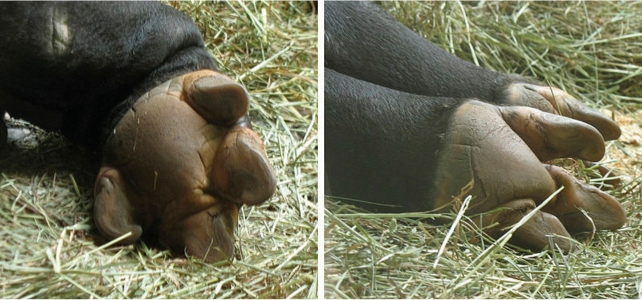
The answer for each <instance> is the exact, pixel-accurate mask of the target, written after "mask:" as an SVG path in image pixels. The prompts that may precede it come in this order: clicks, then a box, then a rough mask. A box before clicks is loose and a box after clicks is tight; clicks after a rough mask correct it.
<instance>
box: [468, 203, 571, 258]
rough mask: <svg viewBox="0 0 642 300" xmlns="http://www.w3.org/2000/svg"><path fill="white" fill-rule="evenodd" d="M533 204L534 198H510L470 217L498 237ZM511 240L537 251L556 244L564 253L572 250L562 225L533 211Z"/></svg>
mask: <svg viewBox="0 0 642 300" xmlns="http://www.w3.org/2000/svg"><path fill="white" fill-rule="evenodd" d="M535 207H536V206H535V201H533V200H531V199H520V200H513V201H510V202H506V203H504V204H502V205H499V206H497V207H496V208H495V209H492V210H491V213H487V214H483V215H482V217H481V220H480V218H476V217H473V220H475V221H476V222H477V223H478V224H477V225H479V226H480V228H482V229H483V230H484V232H485V233H486V234H488V235H489V236H491V237H493V238H495V239H497V238H499V237H501V236H502V235H503V234H504V233H505V232H506V231H507V230H509V229H510V227H511V226H513V225H515V224H516V223H518V222H519V221H520V220H521V219H522V218H523V217H524V216H526V215H527V214H529V213H530V212H531V211H532V210H533V209H535ZM495 223H497V224H495ZM493 224H494V225H493ZM551 242H552V243H553V244H551ZM510 243H511V244H513V245H515V246H519V247H522V248H525V249H530V250H532V251H536V252H539V251H541V250H542V249H544V248H545V247H546V246H552V245H557V247H559V248H560V249H561V250H562V251H563V252H565V253H568V252H570V251H572V250H573V244H572V242H571V236H570V234H569V233H568V232H567V231H566V229H565V228H564V225H562V223H561V222H560V220H558V219H557V218H556V217H555V216H554V215H551V214H549V213H546V212H542V211H538V212H536V213H535V214H534V215H533V216H532V217H531V219H529V220H528V221H527V222H526V223H524V224H523V225H521V227H520V228H518V229H517V230H516V231H515V233H514V234H513V236H512V238H511V239H510Z"/></svg>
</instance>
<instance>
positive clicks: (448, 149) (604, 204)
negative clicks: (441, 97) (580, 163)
mask: <svg viewBox="0 0 642 300" xmlns="http://www.w3.org/2000/svg"><path fill="white" fill-rule="evenodd" d="M440 150H441V151H440V156H439V163H438V166H437V170H436V172H435V174H436V180H435V185H434V187H435V190H437V191H438V192H439V193H438V195H437V197H435V198H434V199H435V202H434V205H435V207H448V205H449V203H450V201H452V199H453V198H452V196H453V195H458V194H459V193H460V191H461V187H463V186H466V185H467V184H469V183H470V182H471V180H473V182H474V184H473V185H472V189H471V191H470V193H471V194H472V195H473V196H475V199H476V200H475V201H474V202H473V203H471V204H470V208H469V211H468V213H470V214H477V213H485V214H487V215H486V216H485V217H484V218H485V219H484V221H483V222H482V225H484V226H488V225H489V224H491V223H493V222H499V224H500V226H499V227H498V228H495V229H492V228H489V227H486V232H487V233H488V234H490V235H491V236H493V237H498V236H500V235H501V234H503V233H504V232H505V229H506V227H508V226H511V225H513V224H515V223H516V222H518V221H519V220H520V219H521V217H523V216H524V215H526V214H527V213H528V212H530V211H532V209H534V208H535V205H536V204H538V203H541V202H542V201H544V200H545V199H547V198H548V197H549V196H550V195H552V194H553V193H554V192H555V191H556V190H557V189H558V188H559V187H561V186H564V189H563V190H562V191H561V193H560V194H558V195H557V196H556V198H555V199H553V200H551V201H552V202H551V203H549V204H548V205H547V206H546V207H544V208H543V209H542V211H541V212H537V213H536V214H535V215H534V216H533V218H532V219H530V220H529V221H528V222H527V223H526V224H524V225H523V226H522V227H520V228H519V230H517V231H516V232H515V234H514V236H513V238H512V239H511V241H510V242H511V243H514V244H516V245H518V246H522V247H525V248H529V249H532V250H541V248H543V247H545V246H547V245H548V244H549V242H548V239H549V237H548V236H550V235H551V234H557V235H559V236H561V237H563V238H559V239H555V238H554V241H555V243H557V244H558V246H559V247H560V248H561V249H562V250H564V251H570V250H571V248H572V245H571V243H570V240H567V239H566V238H568V237H570V235H569V232H570V233H577V232H581V231H590V230H600V229H609V230H612V229H617V228H620V227H621V226H622V225H623V224H624V222H625V221H626V216H625V212H624V210H623V209H622V207H621V206H620V205H619V203H618V202H617V201H615V200H614V199H613V198H612V197H611V196H609V195H607V194H605V193H604V192H602V191H600V190H599V189H597V188H595V187H593V186H589V185H587V184H584V183H581V182H580V181H578V180H577V179H575V178H574V177H573V176H571V175H570V174H568V173H566V172H565V171H564V170H563V169H561V168H558V167H552V166H548V165H543V164H542V162H545V161H548V160H551V159H555V158H561V157H574V158H579V159H587V160H599V159H601V158H602V155H603V154H604V140H603V138H602V135H601V133H600V132H599V131H598V130H596V129H595V128H594V127H593V126H591V125H589V124H587V123H584V122H581V121H578V120H574V119H571V118H567V117H564V116H559V115H554V114H551V113H546V112H543V111H540V110H537V109H534V108H530V107H514V106H495V105H491V104H489V103H484V102H480V101H475V100H471V101H468V102H466V103H464V104H462V105H461V106H460V107H459V108H458V109H457V110H456V111H455V113H454V114H453V116H452V117H451V121H450V127H449V132H448V133H447V135H446V137H445V139H444V141H443V147H442V149H440ZM515 199H529V200H515ZM500 208H503V210H502V211H500V212H496V210H497V209H500Z"/></svg>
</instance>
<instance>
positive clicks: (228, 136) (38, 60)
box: [0, 2, 276, 261]
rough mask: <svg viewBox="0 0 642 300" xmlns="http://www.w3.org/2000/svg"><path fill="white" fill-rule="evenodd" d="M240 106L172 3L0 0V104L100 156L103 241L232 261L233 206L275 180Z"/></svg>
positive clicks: (238, 95)
mask: <svg viewBox="0 0 642 300" xmlns="http://www.w3.org/2000/svg"><path fill="white" fill-rule="evenodd" d="M248 108H249V96H248V95H247V92H246V91H245V89H244V88H243V87H242V86H241V85H239V84H237V83H235V82H233V81H232V80H231V79H229V78H227V77H226V76H224V75H222V74H220V73H218V72H217V71H216V65H215V63H214V60H213V59H212V57H211V56H210V54H209V53H208V51H207V49H206V48H205V44H204V42H203V38H202V36H201V34H200V32H199V30H198V28H197V27H196V26H195V24H194V23H193V21H192V20H191V19H190V18H189V17H187V16H186V15H184V14H183V13H181V12H178V11H177V10H175V9H173V8H171V7H169V6H166V5H163V4H161V3H158V2H43V3H33V2H3V3H0V111H2V112H4V111H8V112H9V113H10V114H11V116H13V117H17V118H24V119H26V120H29V121H31V122H33V123H35V124H36V125H39V126H41V127H43V128H45V129H48V130H57V131H60V132H62V133H63V134H64V135H65V136H66V137H68V138H69V139H70V140H72V141H74V142H76V143H78V144H81V145H85V146H87V147H89V148H90V149H92V150H94V151H95V152H96V153H99V154H100V155H102V157H103V159H102V166H101V169H100V171H99V172H98V177H97V179H96V186H95V198H96V202H95V205H94V219H95V222H96V225H97V227H98V229H99V231H100V233H101V234H102V235H103V236H104V237H105V238H107V239H115V238H119V237H123V238H124V239H123V240H122V241H121V243H123V244H129V243H133V242H135V241H136V240H138V239H139V238H140V237H141V236H142V234H143V232H144V233H145V234H146V235H149V236H153V237H156V238H157V239H158V240H159V241H160V242H161V243H162V244H164V245H166V246H167V247H169V248H171V249H172V250H174V251H175V252H177V253H188V254H191V255H195V256H198V257H201V258H204V259H205V260H207V261H217V260H221V259H226V258H229V257H231V256H232V253H233V240H234V235H233V234H234V230H235V227H236V224H237V218H238V208H239V206H240V205H241V204H244V203H245V204H251V205H253V204H258V203H261V202H263V201H265V200H267V199H268V198H269V197H271V195H272V193H273V192H274V189H275V186H276V183H275V179H274V175H273V170H272V167H271V166H270V163H269V161H268V159H267V156H266V153H265V149H264V146H263V144H262V142H261V140H260V138H259V137H258V136H257V135H256V133H254V132H253V131H252V128H251V125H250V121H249V119H248V117H247V111H248ZM3 125H4V124H3ZM3 127H4V126H2V127H0V148H1V144H2V143H4V139H6V130H5V128H3Z"/></svg>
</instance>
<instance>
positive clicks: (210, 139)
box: [94, 70, 276, 262]
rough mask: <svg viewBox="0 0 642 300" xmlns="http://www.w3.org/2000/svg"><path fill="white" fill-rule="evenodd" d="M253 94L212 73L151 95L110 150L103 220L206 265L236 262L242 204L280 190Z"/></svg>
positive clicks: (121, 126)
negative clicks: (251, 116) (256, 127)
mask: <svg viewBox="0 0 642 300" xmlns="http://www.w3.org/2000/svg"><path fill="white" fill-rule="evenodd" d="M248 106H249V98H248V94H247V93H246V92H245V89H244V88H243V87H242V86H240V85H239V84H236V83H234V82H232V81H231V80H230V79H229V78H227V77H225V76H224V75H221V74H219V73H216V72H214V71H211V70H201V71H196V72H192V73H188V74H185V75H182V76H178V77H175V78H173V79H171V80H169V81H167V82H164V83H162V84H160V85H159V86H157V87H155V88H154V89H152V90H150V91H149V92H148V93H146V94H145V95H144V96H142V97H141V98H140V99H138V100H137V101H136V103H134V105H133V107H132V108H131V109H130V110H129V111H128V112H127V113H126V114H125V115H124V116H123V117H122V119H121V120H120V121H119V122H118V124H117V125H116V128H115V129H114V130H113V133H112V134H111V135H110V137H109V138H108V140H107V142H106V144H105V151H104V153H105V158H104V161H103V168H102V169H101V173H100V175H99V177H98V179H97V181H96V189H95V195H96V208H95V213H94V218H95V219H96V224H97V227H98V228H99V230H100V232H101V233H102V234H103V235H104V236H105V237H108V238H111V239H113V238H116V237H119V236H121V235H123V234H125V233H127V232H132V235H131V236H130V237H128V238H127V239H125V240H123V241H122V243H133V242H134V241H136V240H137V239H138V238H139V237H140V236H141V233H142V229H144V230H145V231H146V233H145V235H146V236H155V237H156V238H158V240H159V241H160V242H161V244H164V245H166V246H167V247H168V248H170V249H172V250H173V251H174V252H176V253H180V254H184V253H187V254H189V255H193V256H197V257H200V258H203V259H205V260H206V261H209V262H213V261H218V260H224V259H227V258H230V257H232V256H233V249H234V247H233V245H234V230H235V229H236V224H237V220H238V206H239V204H248V205H256V204H260V203H262V202H264V201H266V200H268V199H269V198H270V197H271V196H272V194H273V193H274V191H275V189H276V179H275V176H274V171H273V169H272V166H271V165H270V162H269V160H268V158H267V154H266V151H265V147H264V146H263V143H262V142H261V139H260V138H259V136H258V135H257V134H256V133H255V132H254V131H252V130H251V128H250V127H249V121H248V119H247V110H248Z"/></svg>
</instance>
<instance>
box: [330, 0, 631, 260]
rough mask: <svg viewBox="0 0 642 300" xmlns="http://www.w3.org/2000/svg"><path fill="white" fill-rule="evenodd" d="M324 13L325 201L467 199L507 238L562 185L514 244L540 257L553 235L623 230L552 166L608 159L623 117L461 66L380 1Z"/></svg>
mask: <svg viewBox="0 0 642 300" xmlns="http://www.w3.org/2000/svg"><path fill="white" fill-rule="evenodd" d="M325 7H326V10H325V37H324V38H325V67H326V70H325V74H326V79H325V80H326V81H325V83H326V84H325V101H326V102H325V103H326V104H325V109H326V115H325V117H326V122H325V125H326V128H325V139H326V140H325V145H326V150H325V166H326V169H325V171H326V179H327V181H326V182H327V185H326V190H327V191H328V193H327V194H328V195H331V196H333V197H336V198H338V199H341V200H342V201H346V202H348V203H353V204H355V205H358V206H361V207H364V208H367V209H369V210H371V211H374V212H410V211H448V210H451V209H455V207H456V203H453V199H455V198H456V197H457V196H459V195H461V194H470V195H472V196H473V201H472V202H471V205H470V207H469V208H468V210H467V211H466V212H467V214H482V215H483V218H476V220H477V222H478V223H479V225H481V226H482V227H483V228H487V229H486V232H487V233H488V234H490V235H491V236H494V237H499V236H500V235H501V234H502V233H503V232H505V230H506V229H507V228H508V227H510V226H511V225H513V224H515V223H516V222H518V221H519V220H520V219H521V218H522V217H523V216H525V215H526V214H527V213H529V212H530V211H532V210H533V209H534V208H535V206H536V205H538V204H539V203H541V202H542V201H544V200H546V199H547V198H548V197H549V196H550V195H551V194H552V193H553V192H555V190H557V189H558V188H559V187H561V186H564V190H563V191H562V192H561V193H560V195H558V196H557V197H556V198H555V199H554V200H553V201H552V202H551V203H549V205H547V206H546V207H545V208H544V209H543V211H542V212H539V213H537V214H536V215H535V216H534V217H533V218H532V219H531V220H530V221H529V222H527V223H526V224H525V225H524V226H522V228H520V229H519V230H518V231H517V232H516V234H515V236H514V238H513V239H512V240H511V241H512V242H513V243H514V244H517V245H519V246H522V247H526V248H530V249H533V250H540V249H542V248H544V247H546V246H547V245H549V241H548V237H547V236H550V235H551V234H557V235H559V236H563V237H568V236H570V235H569V232H570V233H571V234H572V233H576V232H580V231H587V230H592V229H594V228H596V229H617V228H619V227H621V226H622V225H623V223H624V222H625V220H626V214H625V212H624V210H623V209H622V207H621V206H620V204H619V203H618V202H617V201H615V199H613V198H612V197H611V196H609V195H608V194H606V193H604V192H602V191H600V190H598V189H597V188H595V187H592V186H589V185H586V184H584V183H582V182H579V181H578V180H577V179H575V178H573V177H572V176H571V175H570V174H568V173H567V172H566V171H564V170H562V169H561V168H559V167H556V166H552V165H549V164H547V163H546V162H548V161H549V160H551V159H554V158H559V157H575V158H579V159H584V160H589V161H597V160H599V159H601V158H602V156H603V155H604V151H605V150H604V140H608V139H615V138H617V137H618V136H619V135H620V129H619V127H618V126H617V124H615V122H613V121H612V120H610V119H608V118H606V117H604V116H602V115H601V114H599V113H598V112H596V111H594V110H592V109H590V108H588V107H586V106H585V105H583V104H581V103H580V102H579V101H577V100H575V99H574V98H573V97H571V96H569V95H568V94H566V93H564V92H563V91H561V90H559V89H556V88H551V87H547V86H543V85H540V84H538V83H537V82H535V81H533V80H529V79H525V78H522V77H519V76H516V75H507V74H501V73H497V72H494V71H490V70H487V69H484V68H481V67H478V66H475V65H473V64H471V63H469V62H466V61H464V60H461V59H459V58H457V57H455V56H453V55H451V54H449V53H447V52H445V51H443V50H442V49H440V48H439V47H437V46H436V45H434V44H432V43H430V42H428V41H426V40H425V39H423V38H422V37H420V36H419V35H417V34H416V33H414V32H412V31H411V30H410V29H408V28H406V27H405V26H403V25H401V24H399V23H398V22H396V21H395V20H394V19H393V18H392V17H391V16H390V15H388V14H386V13H385V12H384V11H383V10H381V9H380V8H379V7H377V6H376V5H375V4H373V3H366V2H327V3H326V6H325ZM466 189H470V190H468V193H464V192H463V191H464V190H466ZM460 200H461V199H460ZM582 210H584V211H587V212H588V215H589V216H590V218H591V219H588V218H586V216H585V215H584V214H583V213H582ZM494 223H499V226H490V225H492V224H494ZM593 226H595V227H593ZM555 242H556V243H557V244H558V246H560V247H561V248H562V249H563V250H565V251H568V250H570V249H571V248H572V244H571V243H570V241H569V239H566V238H557V239H555Z"/></svg>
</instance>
